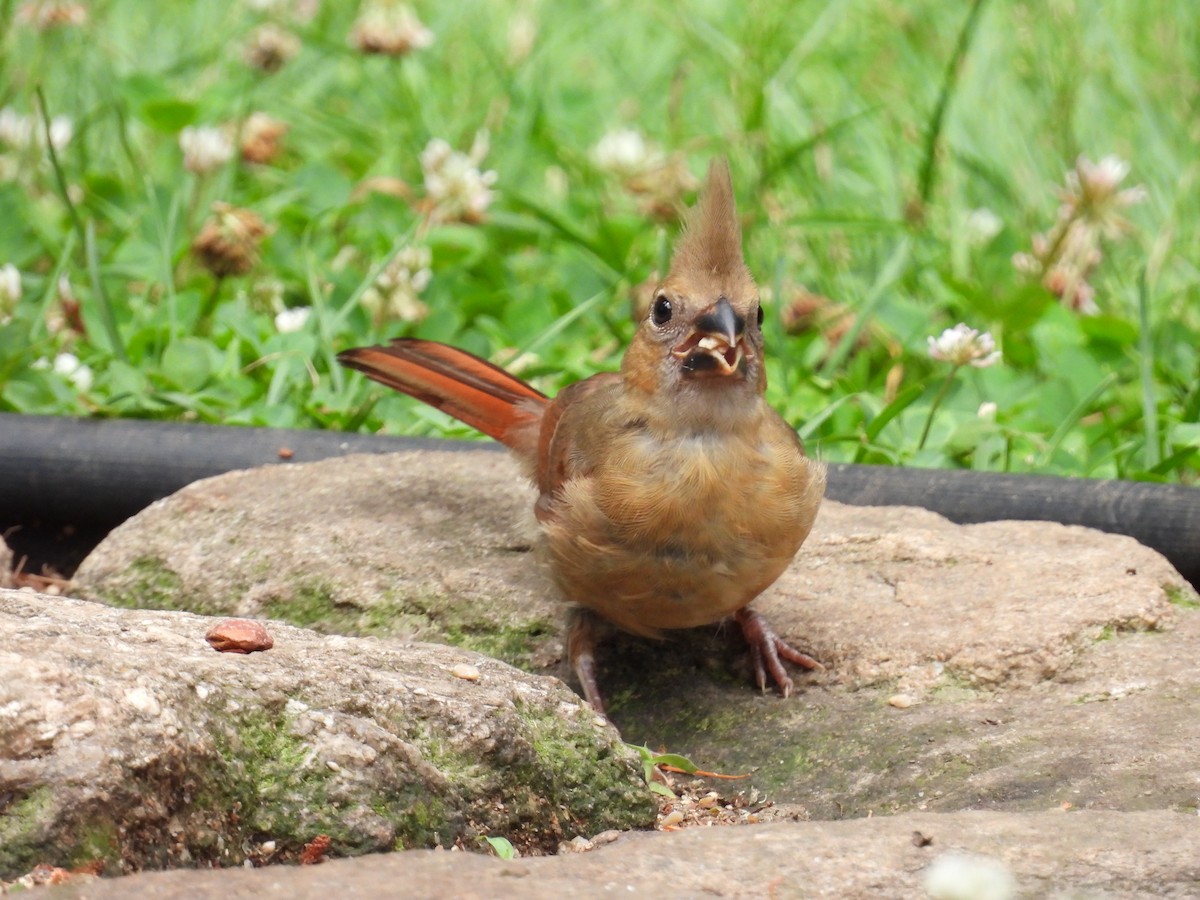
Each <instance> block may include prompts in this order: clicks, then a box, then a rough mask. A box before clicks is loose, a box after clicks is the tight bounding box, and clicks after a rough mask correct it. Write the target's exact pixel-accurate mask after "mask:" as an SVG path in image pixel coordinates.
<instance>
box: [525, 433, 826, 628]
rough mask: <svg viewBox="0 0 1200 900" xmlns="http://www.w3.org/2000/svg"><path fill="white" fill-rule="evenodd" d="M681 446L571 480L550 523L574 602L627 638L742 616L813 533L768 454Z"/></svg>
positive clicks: (557, 567)
mask: <svg viewBox="0 0 1200 900" xmlns="http://www.w3.org/2000/svg"><path fill="white" fill-rule="evenodd" d="M681 444H682V446H679V447H674V446H668V447H666V448H665V449H664V448H663V446H662V445H655V452H654V454H653V455H649V454H639V453H637V452H632V453H627V454H625V455H624V456H623V457H618V461H619V464H617V465H613V466H607V467H605V468H603V469H600V470H597V471H594V472H592V473H590V474H589V475H588V476H587V477H580V478H575V479H571V480H569V481H568V482H567V483H566V484H565V485H564V486H563V489H562V491H561V493H560V494H559V495H558V497H557V498H556V502H555V507H556V509H555V515H554V516H553V517H552V519H551V520H550V521H548V522H546V523H544V528H545V532H546V538H547V544H548V548H549V551H550V561H551V568H552V571H553V574H554V576H555V580H556V581H557V582H558V584H559V587H560V588H561V590H562V591H563V593H564V594H565V596H566V598H567V599H568V600H570V601H571V602H574V603H578V604H580V605H582V606H585V607H587V608H589V609H591V610H593V611H594V612H596V613H598V614H599V615H601V616H603V617H604V618H606V619H608V620H609V621H611V622H613V623H614V624H616V625H617V626H618V627H619V628H622V629H624V630H626V631H630V632H634V633H639V634H652V633H654V632H657V631H660V630H663V629H672V628H691V627H695V626H698V625H705V624H708V623H710V622H715V621H717V620H719V619H721V618H723V617H724V616H727V615H729V614H731V613H733V612H735V611H736V610H738V609H741V608H742V607H743V606H745V605H746V604H747V603H749V602H750V601H751V600H753V599H754V597H755V596H757V595H758V594H759V593H760V592H761V591H762V590H764V589H765V588H766V587H768V586H769V585H770V584H771V583H772V582H774V581H775V579H777V578H778V577H779V576H780V575H781V574H782V573H783V571H784V569H786V568H787V566H788V563H789V562H790V561H791V559H792V557H793V556H794V555H795V553H796V551H797V550H798V549H799V547H800V544H801V543H802V542H803V540H804V537H805V536H806V535H807V533H808V528H809V526H810V525H811V516H808V517H807V521H806V513H805V511H804V509H803V508H802V504H801V503H800V498H799V496H798V491H797V490H796V489H795V487H796V486H795V485H793V484H790V483H786V482H787V481H788V478H790V477H791V476H790V475H786V476H785V474H784V473H780V472H777V471H776V469H777V468H778V467H776V466H774V465H773V463H774V460H773V459H772V458H771V457H770V456H769V454H766V453H762V452H755V453H748V451H747V450H746V448H745V447H733V448H725V447H721V446H718V447H716V448H713V447H711V446H690V445H688V444H686V443H683V442H681ZM635 449H636V448H635ZM785 468H786V467H785ZM793 468H794V467H793ZM789 471H790V470H789Z"/></svg>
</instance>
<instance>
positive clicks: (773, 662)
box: [733, 607, 825, 697]
mask: <svg viewBox="0 0 1200 900" xmlns="http://www.w3.org/2000/svg"><path fill="white" fill-rule="evenodd" d="M733 617H734V619H736V620H737V623H738V624H739V625H740V626H742V636H743V637H745V638H746V643H747V644H749V645H750V662H751V664H752V665H753V666H754V680H755V682H756V683H757V684H758V689H759V690H761V691H765V690H766V689H767V673H768V672H769V673H770V674H771V678H772V679H773V680H774V682H775V684H777V685H778V686H779V692H780V693H781V694H783V696H784V697H790V696H791V695H792V689H793V688H794V687H795V683H794V682H793V681H792V679H791V677H790V676H789V675H788V673H787V670H786V669H784V667H783V662H782V661H781V659H780V657H782V658H783V659H786V660H788V661H789V662H793V663H795V664H796V665H798V666H800V667H802V668H805V669H809V670H817V671H824V669H825V667H824V666H823V665H821V664H820V663H819V662H817V661H816V660H815V659H813V658H812V657H811V656H809V655H808V654H807V653H801V652H800V651H799V650H797V649H795V648H794V647H792V646H791V645H790V644H789V643H787V641H785V640H784V639H783V638H781V637H779V635H777V634H776V633H775V632H774V630H772V628H771V626H770V624H768V622H767V620H766V619H765V618H763V616H762V615H761V614H760V613H758V612H757V611H756V610H753V609H750V608H749V607H743V608H742V609H739V610H738V611H737V612H736V613H734V616H733Z"/></svg>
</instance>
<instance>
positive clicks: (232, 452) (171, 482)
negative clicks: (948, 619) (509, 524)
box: [0, 413, 1200, 585]
mask: <svg viewBox="0 0 1200 900" xmlns="http://www.w3.org/2000/svg"><path fill="white" fill-rule="evenodd" d="M485 448H493V449H497V450H498V449H500V448H499V445H497V444H493V443H490V442H489V443H470V442H464V441H442V440H434V439H430V438H394V437H381V436H378V435H362V434H346V433H342V432H330V431H281V430H276V429H270V428H241V427H231V426H221V425H186V424H179V423H170V422H146V421H138V420H129V419H65V418H57V417H43V416H26V415H17V414H12V413H7V414H0V530H3V529H6V528H9V527H11V526H13V525H19V524H22V523H24V522H27V521H32V520H37V521H39V522H42V523H45V522H56V523H60V524H63V525H71V526H74V527H76V528H82V529H85V530H88V529H90V530H91V531H93V532H95V531H100V532H101V533H102V532H103V531H107V530H108V529H111V528H113V527H115V526H116V525H118V524H120V523H121V522H122V521H124V520H125V519H127V518H129V517H130V516H132V515H133V514H134V513H136V512H138V511H139V510H141V509H142V508H144V507H145V506H147V505H149V504H150V503H152V502H153V501H155V500H157V499H159V498H160V497H165V496H167V495H168V494H170V493H172V492H174V491H176V490H178V489H179V488H181V487H183V486H184V485H185V484H189V483H190V482H192V481H195V480H196V479H198V478H205V477H208V476H210V475H217V474H220V473H221V472H228V471H230V470H232V469H245V468H250V467H253V466H260V465H268V464H272V463H283V464H286V463H294V462H307V461H312V460H317V459H325V458H328V457H331V456H344V455H346V454H350V453H392V452H396V451H399V450H413V449H438V450H465V449H485ZM827 495H828V496H829V497H830V498H831V499H834V500H840V501H842V502H844V503H851V504H856V505H860V506H863V505H873V506H896V505H908V506H921V507H924V508H926V509H931V510H933V511H934V512H937V513H941V514H942V515H944V516H946V517H947V518H948V519H950V520H952V521H954V522H960V523H969V522H987V521H994V520H997V519H1033V520H1041V521H1051V522H1062V523H1064V524H1068V525H1086V526H1089V527H1091V528H1097V529H1099V530H1101V531H1107V532H1112V533H1115V534H1127V535H1130V536H1131V537H1134V538H1136V539H1137V540H1139V541H1140V542H1141V543H1143V544H1146V545H1147V546H1149V547H1153V548H1154V549H1155V550H1158V551H1159V552H1160V553H1162V554H1163V555H1164V556H1165V557H1166V558H1167V559H1169V560H1170V561H1171V562H1172V564H1174V566H1175V567H1176V568H1177V569H1178V570H1179V572H1180V574H1182V575H1183V576H1184V577H1185V578H1187V579H1188V581H1190V582H1191V583H1192V584H1193V585H1197V584H1200V488H1194V487H1187V486H1183V485H1172V484H1151V483H1146V482H1135V481H1097V480H1091V479H1082V478H1057V477H1051V476H1045V475H1006V474H997V473H989V472H966V471H944V470H938V469H898V468H893V467H888V466H860V465H849V464H843V463H834V464H831V465H830V467H829V489H828V494H827Z"/></svg>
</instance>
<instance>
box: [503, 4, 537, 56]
mask: <svg viewBox="0 0 1200 900" xmlns="http://www.w3.org/2000/svg"><path fill="white" fill-rule="evenodd" d="M537 34H538V27H537V21H536V20H535V19H534V18H533V16H531V15H529V14H528V13H522V12H519V13H517V14H516V15H515V16H513V17H512V18H511V19H509V21H508V62H509V65H513V66H516V65H520V64H521V63H522V62H524V61H525V60H526V59H527V58H528V56H529V54H530V53H532V52H533V45H534V44H535V43H536V42H537Z"/></svg>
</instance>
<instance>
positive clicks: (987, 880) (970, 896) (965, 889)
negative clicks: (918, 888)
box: [924, 852, 1017, 900]
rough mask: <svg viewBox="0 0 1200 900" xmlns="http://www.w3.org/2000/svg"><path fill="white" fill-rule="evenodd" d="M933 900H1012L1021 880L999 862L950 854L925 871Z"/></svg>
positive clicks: (956, 853)
mask: <svg viewBox="0 0 1200 900" xmlns="http://www.w3.org/2000/svg"><path fill="white" fill-rule="evenodd" d="M924 881H925V891H926V892H927V893H928V895H929V897H930V900H1012V898H1014V897H1016V896H1017V879H1016V878H1015V877H1014V876H1013V873H1012V871H1011V870H1010V869H1009V868H1008V866H1006V865H1005V864H1004V863H1002V862H1000V860H998V859H992V858H991V857H988V856H980V855H978V854H974V853H960V852H950V853H943V854H942V855H941V856H939V857H937V858H936V859H935V860H934V861H933V862H932V863H930V864H929V867H928V868H927V869H926V870H925V878H924Z"/></svg>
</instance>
